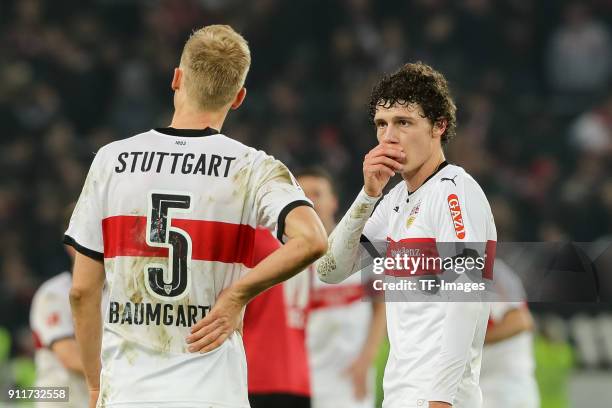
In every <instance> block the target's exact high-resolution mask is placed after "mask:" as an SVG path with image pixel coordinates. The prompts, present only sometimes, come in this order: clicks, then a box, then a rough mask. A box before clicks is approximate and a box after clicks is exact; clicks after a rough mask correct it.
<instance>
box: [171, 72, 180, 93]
mask: <svg viewBox="0 0 612 408" xmlns="http://www.w3.org/2000/svg"><path fill="white" fill-rule="evenodd" d="M182 77H183V71H181V69H180V68H174V75H173V76H172V82H171V83H170V88H172V90H173V91H178V89H179V88H180V87H181V78H182Z"/></svg>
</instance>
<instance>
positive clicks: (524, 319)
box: [485, 308, 533, 344]
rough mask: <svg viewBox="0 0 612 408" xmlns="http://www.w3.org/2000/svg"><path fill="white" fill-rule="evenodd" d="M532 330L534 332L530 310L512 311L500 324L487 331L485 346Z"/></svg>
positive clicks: (518, 309) (519, 309)
mask: <svg viewBox="0 0 612 408" xmlns="http://www.w3.org/2000/svg"><path fill="white" fill-rule="evenodd" d="M531 330H533V318H532V317H531V313H529V310H528V309H527V308H517V309H512V310H510V311H508V313H506V314H505V315H504V317H503V319H502V320H501V321H500V322H499V323H496V324H495V325H493V326H492V327H489V328H488V329H487V334H486V336H485V344H493V343H497V342H499V341H502V340H506V339H509V338H511V337H513V336H516V335H517V334H520V333H522V332H526V331H531Z"/></svg>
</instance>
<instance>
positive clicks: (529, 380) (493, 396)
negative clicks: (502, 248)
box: [480, 257, 540, 408]
mask: <svg viewBox="0 0 612 408" xmlns="http://www.w3.org/2000/svg"><path fill="white" fill-rule="evenodd" d="M493 276H494V284H495V292H496V294H497V295H498V297H497V298H496V301H495V302H491V314H490V316H489V323H488V325H487V334H486V336H485V346H484V348H483V352H482V366H481V368H480V388H481V389H482V401H483V404H482V406H483V407H484V408H516V407H521V408H538V407H539V406H540V404H539V395H538V385H537V383H536V380H535V359H534V354H533V334H532V332H533V328H534V324H533V318H532V317H531V313H530V312H529V309H528V307H527V304H526V303H525V302H526V295H525V290H524V289H523V286H522V283H521V280H520V278H519V277H518V276H517V275H516V274H515V273H514V271H512V269H511V268H510V266H508V264H506V263H505V262H504V261H503V260H502V259H500V258H499V257H498V258H496V259H495V266H494V271H493Z"/></svg>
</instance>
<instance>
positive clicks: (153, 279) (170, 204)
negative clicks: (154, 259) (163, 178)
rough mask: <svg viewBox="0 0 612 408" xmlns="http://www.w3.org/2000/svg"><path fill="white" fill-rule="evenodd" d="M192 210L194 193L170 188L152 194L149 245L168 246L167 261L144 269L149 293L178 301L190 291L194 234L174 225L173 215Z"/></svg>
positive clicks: (149, 216) (148, 227) (162, 298)
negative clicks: (171, 190) (172, 190)
mask: <svg viewBox="0 0 612 408" xmlns="http://www.w3.org/2000/svg"><path fill="white" fill-rule="evenodd" d="M190 211H191V194H189V193H184V192H180V193H175V192H168V191H152V192H150V193H149V214H148V217H147V237H146V238H147V245H149V246H152V247H161V248H168V263H167V264H166V265H164V264H161V263H150V264H147V265H146V266H145V268H144V273H145V285H146V287H147V290H148V291H149V293H150V294H151V295H152V296H154V297H156V298H158V299H160V300H163V301H168V300H178V299H181V298H182V297H183V296H185V295H186V294H187V293H188V291H189V284H190V280H191V279H190V278H191V276H190V275H191V274H190V272H189V271H190V269H191V248H192V246H191V237H190V236H189V234H187V232H186V231H184V230H182V229H180V228H177V227H173V226H171V221H172V215H173V214H176V213H188V212H190Z"/></svg>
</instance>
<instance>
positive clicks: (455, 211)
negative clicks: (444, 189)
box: [446, 194, 465, 239]
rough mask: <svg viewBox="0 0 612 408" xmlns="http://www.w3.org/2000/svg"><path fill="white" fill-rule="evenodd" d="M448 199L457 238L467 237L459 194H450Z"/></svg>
mask: <svg viewBox="0 0 612 408" xmlns="http://www.w3.org/2000/svg"><path fill="white" fill-rule="evenodd" d="M446 201H448V208H449V210H450V215H451V218H452V220H453V227H455V235H457V238H459V239H463V238H465V225H464V224H463V215H462V214H461V206H460V205H459V197H457V194H450V195H449V196H448V198H447V199H446Z"/></svg>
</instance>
